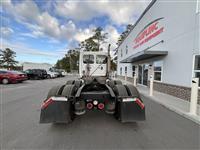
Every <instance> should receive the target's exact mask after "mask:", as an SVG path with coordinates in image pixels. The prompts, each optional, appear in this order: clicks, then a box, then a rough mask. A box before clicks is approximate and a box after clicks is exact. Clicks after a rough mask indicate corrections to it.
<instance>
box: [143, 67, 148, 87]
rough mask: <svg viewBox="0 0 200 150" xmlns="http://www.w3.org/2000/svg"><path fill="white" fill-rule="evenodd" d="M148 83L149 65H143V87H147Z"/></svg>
mask: <svg viewBox="0 0 200 150" xmlns="http://www.w3.org/2000/svg"><path fill="white" fill-rule="evenodd" d="M147 82H148V65H147V64H145V65H143V85H147Z"/></svg>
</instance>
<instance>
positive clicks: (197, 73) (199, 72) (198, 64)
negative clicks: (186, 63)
mask: <svg viewBox="0 0 200 150" xmlns="http://www.w3.org/2000/svg"><path fill="white" fill-rule="evenodd" d="M194 77H195V78H199V80H200V55H196V56H195V60H194ZM199 86H200V82H199Z"/></svg>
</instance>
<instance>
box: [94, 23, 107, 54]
mask: <svg viewBox="0 0 200 150" xmlns="http://www.w3.org/2000/svg"><path fill="white" fill-rule="evenodd" d="M107 35H108V33H103V29H102V28H101V27H98V28H96V29H95V30H94V35H93V37H92V38H93V40H96V41H97V42H96V44H97V50H98V51H100V45H101V44H103V43H106V39H107Z"/></svg>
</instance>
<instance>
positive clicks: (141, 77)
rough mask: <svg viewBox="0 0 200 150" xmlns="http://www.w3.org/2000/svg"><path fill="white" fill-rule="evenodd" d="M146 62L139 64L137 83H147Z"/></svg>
mask: <svg viewBox="0 0 200 150" xmlns="http://www.w3.org/2000/svg"><path fill="white" fill-rule="evenodd" d="M148 66H149V65H148V64H142V65H139V69H138V83H139V84H143V85H147V83H148Z"/></svg>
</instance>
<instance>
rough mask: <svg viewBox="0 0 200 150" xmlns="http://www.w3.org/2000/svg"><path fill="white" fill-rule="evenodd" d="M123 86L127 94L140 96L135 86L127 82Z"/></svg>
mask: <svg viewBox="0 0 200 150" xmlns="http://www.w3.org/2000/svg"><path fill="white" fill-rule="evenodd" d="M125 87H126V89H127V91H128V94H129V96H132V97H137V98H140V94H139V92H138V90H137V88H136V87H135V86H133V85H131V84H127V85H125Z"/></svg>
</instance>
